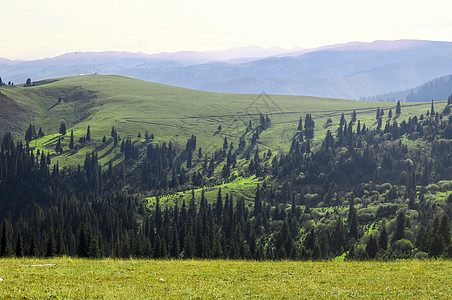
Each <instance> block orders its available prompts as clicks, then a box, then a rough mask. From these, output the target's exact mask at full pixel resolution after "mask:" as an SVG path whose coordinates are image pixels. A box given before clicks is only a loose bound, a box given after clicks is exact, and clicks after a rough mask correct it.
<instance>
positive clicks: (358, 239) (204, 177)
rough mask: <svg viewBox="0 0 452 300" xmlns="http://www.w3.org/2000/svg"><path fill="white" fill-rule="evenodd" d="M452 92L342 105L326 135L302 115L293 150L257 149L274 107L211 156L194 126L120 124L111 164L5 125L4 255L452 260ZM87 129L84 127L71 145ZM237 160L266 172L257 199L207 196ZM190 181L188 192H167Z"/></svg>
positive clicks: (0, 163) (260, 174)
mask: <svg viewBox="0 0 452 300" xmlns="http://www.w3.org/2000/svg"><path fill="white" fill-rule="evenodd" d="M451 102H452V101H449V103H447V104H446V105H445V106H443V107H441V108H440V107H439V105H434V104H433V102H432V106H431V109H430V110H429V111H428V112H426V113H425V114H422V115H419V116H414V117H410V118H409V119H408V120H403V121H401V122H400V123H398V121H397V118H396V116H398V115H400V113H401V110H403V107H402V108H401V107H400V102H399V103H398V105H397V109H396V111H395V112H394V118H393V117H392V116H391V118H383V117H382V112H380V110H377V113H376V116H375V118H376V121H377V124H378V125H377V127H376V128H372V129H369V128H368V127H366V125H365V124H364V123H363V122H361V121H360V119H359V114H356V112H354V113H353V115H352V116H349V117H348V120H347V118H346V117H345V116H344V115H342V117H341V121H340V125H339V127H338V128H331V129H330V130H328V131H327V133H326V135H325V136H324V137H323V143H322V144H321V145H320V146H317V147H313V145H312V140H313V138H314V128H315V126H323V124H316V122H315V121H316V120H315V119H314V118H313V117H312V116H311V115H310V114H306V115H304V116H301V117H300V120H299V123H298V127H297V133H296V136H295V138H294V139H293V140H292V144H291V147H290V150H289V151H288V152H287V153H278V154H274V153H271V151H268V152H261V151H259V135H260V134H261V133H262V132H263V131H265V130H266V129H268V128H270V127H271V126H272V122H271V117H270V116H265V115H261V116H260V117H259V119H257V120H253V122H251V120H250V123H249V126H248V127H247V128H246V131H245V132H243V135H242V137H241V138H240V140H238V141H231V140H228V139H227V138H225V139H224V144H223V146H222V147H220V148H219V149H217V150H216V151H215V152H214V153H212V154H211V155H209V156H208V155H206V154H204V153H203V151H202V149H201V148H199V147H197V145H196V144H197V143H196V136H195V135H193V136H191V138H189V139H188V140H187V142H186V144H185V145H177V144H174V143H172V142H171V141H167V142H163V143H157V142H154V136H153V135H151V134H148V133H147V132H146V137H145V142H143V143H139V142H135V141H133V140H132V139H131V138H124V139H121V137H120V136H119V134H118V132H120V128H112V130H111V133H110V132H108V133H107V132H106V133H105V135H106V136H109V138H108V140H112V141H113V143H114V145H115V146H117V147H120V149H121V153H122V155H123V160H122V161H121V162H120V163H117V164H114V163H113V162H112V161H110V163H109V164H107V165H106V166H101V165H100V164H99V161H98V156H97V153H96V152H92V153H87V154H86V157H85V159H84V163H83V165H78V166H72V167H65V168H61V167H59V165H58V164H57V163H56V164H55V163H53V162H52V157H51V155H49V154H48V153H45V152H42V151H39V150H36V149H34V148H33V147H32V143H31V141H32V140H33V139H35V138H36V137H39V136H42V135H44V132H42V130H39V133H36V129H35V128H39V124H37V125H36V126H35V125H32V124H30V128H29V130H28V131H27V133H26V136H25V140H23V141H21V140H14V139H13V136H12V135H11V134H5V135H4V136H3V137H1V149H0V220H2V225H1V232H0V237H1V247H0V256H18V257H21V256H32V257H33V256H38V257H52V256H61V255H70V256H79V257H91V258H100V257H122V258H126V257H146V258H181V259H184V258H228V259H253V260H264V259H268V260H272V259H294V260H328V259H332V258H335V257H343V258H345V259H350V260H352V259H358V260H365V259H381V260H391V259H399V258H427V257H445V258H452V244H451V221H450V220H451V218H452V194H450V193H448V192H450V191H451V190H452V115H451V112H450V108H451V106H452V103H451ZM390 113H391V114H392V111H391V112H390ZM385 120H387V121H385ZM384 122H385V123H384ZM218 130H219V131H220V130H221V128H219V129H218ZM61 131H64V134H66V128H65V126H63V124H62V125H61V127H60V133H61V134H63V133H62V132H61ZM90 138H91V137H90V128H89V127H88V128H87V133H86V135H85V136H84V137H83V138H80V139H79V140H78V141H74V137H73V134H72V135H71V142H70V143H71V144H72V147H73V148H77V147H79V146H80V145H82V144H83V143H85V142H86V141H89V140H90ZM106 141H107V138H106V137H104V142H106ZM413 143H416V145H423V147H417V146H416V147H411V145H412V144H413ZM58 145H60V147H61V144H60V143H58V144H57V147H58ZM70 147H71V146H70ZM71 149H72V148H71ZM59 150H60V149H58V150H57V151H56V152H57V153H58V152H59ZM238 160H245V162H246V163H245V164H243V163H241V164H240V168H241V174H242V175H243V176H248V177H251V176H255V177H257V178H260V179H261V181H260V183H259V184H256V186H255V188H254V199H253V201H248V200H245V199H244V198H243V197H240V196H234V195H233V194H232V193H225V192H223V191H222V190H221V188H218V189H217V190H216V194H217V197H216V199H207V197H206V195H205V191H204V189H207V188H211V187H212V186H215V185H217V184H219V183H222V182H230V181H232V180H233V179H234V178H235V177H237V169H238V168H239V163H238ZM220 165H221V166H222V167H221V168H220V167H219V166H220ZM203 187H204V189H203V190H202V193H201V195H200V196H197V195H196V194H195V192H194V189H199V188H203ZM190 190H192V196H191V198H190V199H189V200H187V201H186V200H184V199H182V200H175V201H174V203H172V204H171V205H168V204H165V205H162V204H161V202H160V198H159V197H161V196H162V195H167V194H171V193H174V192H177V191H190ZM149 196H153V197H154V199H155V201H154V202H153V203H150V201H149V199H148V198H149Z"/></svg>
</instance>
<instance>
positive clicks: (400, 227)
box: [393, 212, 406, 241]
mask: <svg viewBox="0 0 452 300" xmlns="http://www.w3.org/2000/svg"><path fill="white" fill-rule="evenodd" d="M405 222H406V220H405V214H404V213H403V212H400V213H399V214H398V215H397V221H396V224H397V227H396V231H395V233H394V239H393V241H398V240H401V239H404V238H405Z"/></svg>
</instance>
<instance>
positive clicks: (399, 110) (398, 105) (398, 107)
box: [395, 100, 402, 116]
mask: <svg viewBox="0 0 452 300" xmlns="http://www.w3.org/2000/svg"><path fill="white" fill-rule="evenodd" d="M401 113H402V108H401V106H400V100H399V101H397V106H396V110H395V114H396V116H398V115H400V114H401Z"/></svg>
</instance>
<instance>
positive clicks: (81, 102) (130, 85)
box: [0, 75, 428, 164]
mask: <svg viewBox="0 0 452 300" xmlns="http://www.w3.org/2000/svg"><path fill="white" fill-rule="evenodd" d="M59 99H60V100H59ZM0 101H1V103H2V107H3V108H4V109H2V112H1V113H0V134H5V133H6V132H7V131H11V132H12V133H13V134H14V135H15V136H16V137H19V138H21V139H23V138H24V135H25V131H26V130H27V128H28V125H29V124H30V123H32V124H34V125H35V126H37V128H36V130H38V129H39V128H40V127H41V128H42V130H43V131H44V132H45V133H46V137H45V138H43V139H40V140H37V143H38V144H37V146H39V145H40V144H46V145H47V148H46V150H47V151H50V152H52V151H53V148H54V146H55V143H56V140H55V138H56V137H57V133H58V130H59V128H60V124H61V122H65V125H66V128H67V129H68V133H69V132H70V130H71V129H73V130H74V133H75V135H76V138H77V139H78V138H79V137H80V135H83V134H84V133H85V131H86V129H87V126H88V125H90V128H91V135H92V136H93V142H92V144H91V147H88V149H85V150H89V149H91V150H94V149H95V148H96V147H98V146H100V141H101V140H102V138H103V136H104V135H106V136H107V137H109V135H110V132H111V128H112V126H114V127H115V128H116V129H117V131H118V132H119V134H120V135H121V136H122V137H136V136H137V135H138V133H139V132H140V133H141V135H143V136H144V134H145V132H146V131H148V132H149V134H151V133H152V134H153V135H154V136H155V139H156V141H172V142H174V143H178V144H181V145H182V144H185V142H186V140H187V138H189V137H190V136H191V135H196V136H197V137H198V145H199V146H201V147H202V148H203V150H204V151H205V152H206V153H211V152H213V151H214V150H215V149H216V148H217V147H219V146H221V145H222V143H223V140H224V137H228V138H229V139H230V140H232V141H234V142H235V143H236V144H238V140H239V138H240V136H241V135H242V132H243V130H245V128H246V127H247V126H248V123H249V121H250V120H252V121H253V122H254V121H256V120H258V119H259V114H260V113H262V114H264V115H269V116H270V117H271V120H272V127H271V128H269V129H268V130H267V131H266V132H265V133H264V134H263V135H262V136H261V140H260V144H261V150H265V149H271V150H272V151H276V152H283V151H287V150H288V148H289V146H290V144H291V140H292V138H293V136H294V134H295V133H296V127H297V124H298V120H299V118H300V117H301V116H304V115H305V114H307V113H310V114H312V115H313V117H314V118H315V120H316V123H317V124H318V126H316V128H315V131H316V135H315V136H316V137H315V140H321V138H320V137H322V136H323V135H324V134H325V133H326V130H327V127H329V126H335V125H336V124H338V122H339V118H340V116H341V114H342V113H344V114H346V115H349V114H350V115H351V113H352V112H353V110H356V111H357V113H358V115H359V117H360V118H361V120H362V121H363V122H366V123H367V124H366V125H367V126H374V125H376V121H375V119H374V115H375V112H376V109H377V107H380V108H382V109H389V108H392V109H394V108H395V103H378V102H361V101H351V100H341V99H331V98H315V97H303V96H283V95H265V94H261V95H252V94H251V95H248V94H224V93H212V92H203V91H197V90H190V89H183V88H178V87H173V86H168V85H163V84H157V83H149V82H145V81H141V80H136V79H131V78H127V77H122V76H105V75H90V76H74V77H67V78H58V79H50V80H43V81H38V82H35V83H34V86H33V85H32V86H30V87H24V86H16V87H8V86H7V87H2V88H0ZM427 107H428V104H424V105H422V104H418V103H413V104H406V105H405V108H404V112H405V116H407V117H408V116H410V115H414V114H417V112H418V111H423V110H425V109H427ZM328 118H331V120H332V123H331V124H328V126H326V127H325V126H324V125H325V124H326V121H327V119H328ZM218 126H221V127H222V130H221V131H218ZM317 138H318V139H317ZM49 140H50V141H51V142H50V143H48V141H49ZM66 141H67V140H66ZM67 142H68V141H67ZM65 143H66V142H65ZM32 145H33V143H32ZM66 149H67V148H66ZM105 151H107V149H105ZM84 154H85V152H84V151H82V152H81V153H79V154H78V155H71V156H68V157H63V158H64V159H63V163H64V164H65V161H66V160H67V159H70V160H73V162H74V163H77V162H79V163H80V162H81V160H82V159H83V158H84ZM101 154H103V153H101ZM110 158H111V156H108V155H107V156H105V157H104V159H103V160H102V162H103V163H104V164H105V163H106V162H107V161H108V159H110ZM74 159H75V160H74Z"/></svg>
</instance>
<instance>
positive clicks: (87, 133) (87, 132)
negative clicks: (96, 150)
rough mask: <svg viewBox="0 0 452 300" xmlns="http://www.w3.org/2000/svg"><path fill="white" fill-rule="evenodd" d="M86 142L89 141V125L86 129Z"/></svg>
mask: <svg viewBox="0 0 452 300" xmlns="http://www.w3.org/2000/svg"><path fill="white" fill-rule="evenodd" d="M86 140H87V141H91V130H90V126H89V125H88V128H87V129H86Z"/></svg>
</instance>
